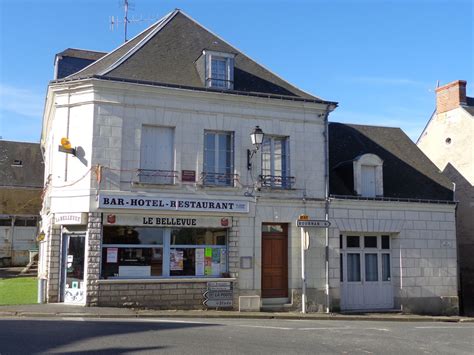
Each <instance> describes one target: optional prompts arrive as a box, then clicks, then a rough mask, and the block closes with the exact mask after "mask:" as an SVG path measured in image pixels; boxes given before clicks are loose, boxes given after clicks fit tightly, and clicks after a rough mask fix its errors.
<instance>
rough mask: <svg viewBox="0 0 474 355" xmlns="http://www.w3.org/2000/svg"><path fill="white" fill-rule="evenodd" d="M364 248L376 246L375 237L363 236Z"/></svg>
mask: <svg viewBox="0 0 474 355" xmlns="http://www.w3.org/2000/svg"><path fill="white" fill-rule="evenodd" d="M364 248H377V237H364Z"/></svg>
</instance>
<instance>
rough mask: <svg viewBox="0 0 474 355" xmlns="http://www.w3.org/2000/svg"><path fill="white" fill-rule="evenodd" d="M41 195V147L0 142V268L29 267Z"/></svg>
mask: <svg viewBox="0 0 474 355" xmlns="http://www.w3.org/2000/svg"><path fill="white" fill-rule="evenodd" d="M42 192H43V157H42V154H41V150H40V145H39V144H38V143H23V142H12V141H4V140H0V266H23V265H26V264H28V262H29V256H30V253H29V251H30V250H34V249H36V248H37V246H36V237H37V235H38V234H37V233H38V220H39V212H40V209H41V202H42V199H41V194H42Z"/></svg>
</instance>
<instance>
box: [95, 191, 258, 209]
mask: <svg viewBox="0 0 474 355" xmlns="http://www.w3.org/2000/svg"><path fill="white" fill-rule="evenodd" d="M99 208H104V209H105V208H112V209H145V210H163V211H184V212H186V211H195V212H232V213H248V212H249V202H248V201H240V200H218V199H212V200H211V199H193V198H167V197H165V198H161V197H159V198H150V197H142V196H128V195H99Z"/></svg>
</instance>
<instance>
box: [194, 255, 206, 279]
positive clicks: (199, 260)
mask: <svg viewBox="0 0 474 355" xmlns="http://www.w3.org/2000/svg"><path fill="white" fill-rule="evenodd" d="M195 253H196V254H195V259H196V261H195V262H196V276H203V275H204V249H203V248H197V249H196V252H195Z"/></svg>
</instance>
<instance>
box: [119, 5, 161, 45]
mask: <svg viewBox="0 0 474 355" xmlns="http://www.w3.org/2000/svg"><path fill="white" fill-rule="evenodd" d="M120 6H123V12H124V16H123V20H120V18H119V16H111V17H110V29H111V30H112V31H113V30H114V29H115V27H116V26H117V27H118V25H120V24H121V23H123V26H124V42H127V41H128V38H127V37H128V33H127V32H128V24H129V23H132V22H145V21H155V20H156V18H155V17H149V18H142V17H140V18H138V19H135V18H132V19H130V18H129V17H128V10H133V4H131V3H130V1H129V0H123V2H122V1H121V2H120Z"/></svg>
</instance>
